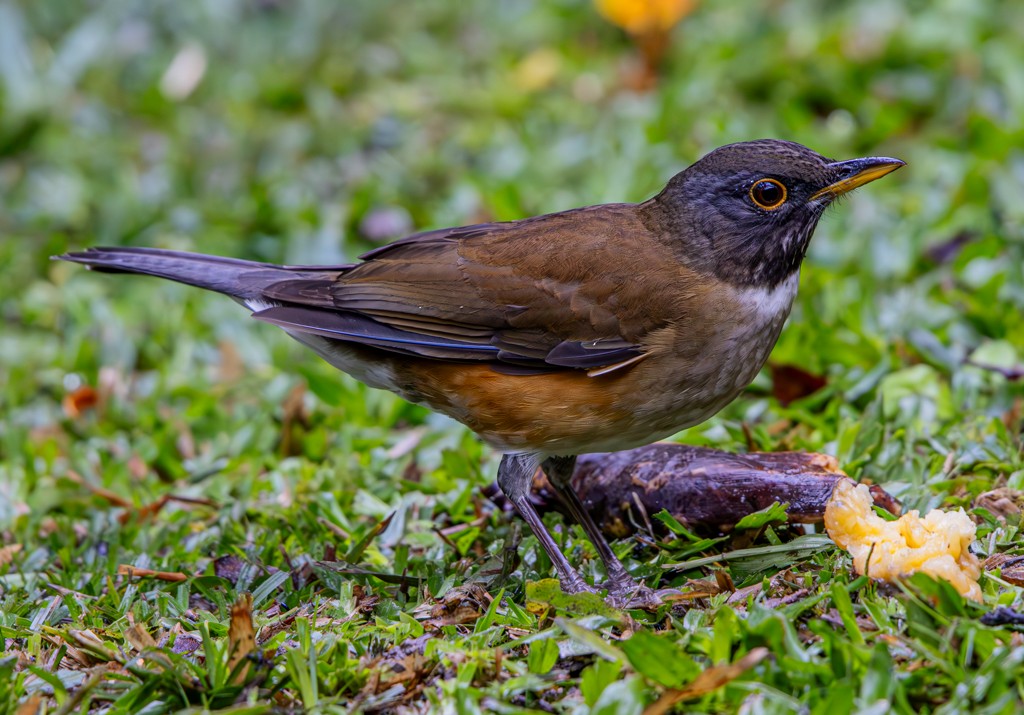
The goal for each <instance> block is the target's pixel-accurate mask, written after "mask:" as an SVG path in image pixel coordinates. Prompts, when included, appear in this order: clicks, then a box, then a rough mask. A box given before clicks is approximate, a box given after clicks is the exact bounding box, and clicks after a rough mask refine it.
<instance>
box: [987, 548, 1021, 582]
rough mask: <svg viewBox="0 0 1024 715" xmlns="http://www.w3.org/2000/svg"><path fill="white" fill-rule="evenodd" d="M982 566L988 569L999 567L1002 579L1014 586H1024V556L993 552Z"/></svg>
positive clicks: (992, 569) (993, 569)
mask: <svg viewBox="0 0 1024 715" xmlns="http://www.w3.org/2000/svg"><path fill="white" fill-rule="evenodd" d="M981 566H982V568H983V569H985V570H986V571H995V570H996V569H999V577H1000V578H1001V579H1003V580H1004V581H1006V582H1007V583H1012V584H1013V585H1014V586H1024V556H1011V555H1010V554H992V555H991V556H989V557H988V558H987V559H985V561H984V563H982V565H981Z"/></svg>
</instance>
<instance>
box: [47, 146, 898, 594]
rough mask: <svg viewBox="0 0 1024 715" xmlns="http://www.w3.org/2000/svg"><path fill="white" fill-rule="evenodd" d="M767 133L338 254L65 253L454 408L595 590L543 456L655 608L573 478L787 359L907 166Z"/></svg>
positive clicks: (561, 565)
mask: <svg viewBox="0 0 1024 715" xmlns="http://www.w3.org/2000/svg"><path fill="white" fill-rule="evenodd" d="M903 164H904V163H903V162H902V161H900V160H899V159H893V158H889V157H869V158H862V159H852V160H848V161H832V160H830V159H827V158H825V157H824V156H821V155H820V154H818V153H816V152H814V151H812V150H810V149H808V148H806V147H804V146H801V145H799V144H795V143H791V142H785V141H778V140H771V139H766V140H760V141H751V142H742V143H738V144H730V145H727V146H723V147H721V148H719V149H716V150H714V151H712V152H711V153H709V154H707V155H706V156H704V157H703V158H702V159H700V160H699V161H697V162H696V163H694V164H693V165H692V166H690V167H689V168H687V169H685V170H684V171H682V172H681V173H679V174H677V175H676V176H674V177H673V178H672V179H671V180H670V181H669V182H668V184H667V185H666V186H665V188H664V190H662V191H661V193H659V194H658V195H657V196H655V197H653V198H651V199H649V200H647V201H644V202H642V203H637V204H632V203H619V204H603V205H598V206H588V207H584V208H578V209H573V210H569V211H563V212H560V213H553V214H546V215H543V216H535V217H532V218H526V219H522V220H519V221H510V222H503V223H485V224H476V225H472V226H462V227H458V228H446V229H441V230H435V231H427V232H425V233H418V234H415V235H413V236H409V237H408V238H403V239H400V240H398V241H395V242H393V243H390V244H388V245H385V246H383V247H380V248H377V249H375V250H372V251H370V252H369V253H366V254H363V255H362V256H361V257H360V261H359V262H357V263H352V264H345V265H334V266H277V265H271V264H265V263H256V262H252V261H244V260H238V259H234V258H223V257H218V256H208V255H202V254H193V253H184V252H177V251H166V250H161V249H150V248H121V247H118V248H90V249H87V250H85V251H82V252H77V253H68V254H66V255H63V256H59V257H58V258H61V259H63V260H67V261H74V262H77V263H82V264H85V265H86V266H89V267H90V268H92V269H95V270H100V271H109V272H121V273H139V274H145V275H151V276H158V277H160V278H167V279H170V280H173V281H178V282H180V283H185V284H188V285H192V286H197V287H199V288H205V289H208V290H212V291H216V292H218V293H224V294H226V295H228V296H230V297H232V298H234V299H235V300H236V301H238V302H239V303H241V304H242V305H244V306H245V307H247V308H248V309H249V310H250V311H252V317H254V318H256V319H257V320H260V321H263V322H266V323H271V324H273V325H277V326H280V327H281V328H283V329H284V330H285V331H286V332H287V333H288V334H289V335H291V336H292V337H293V338H295V339H296V340H298V341H299V342H301V343H303V344H304V345H307V346H308V347H310V348H312V349H313V350H314V351H315V352H316V353H318V354H319V355H320V356H321V357H323V358H324V359H325V360H327V361H328V362H329V363H330V364H332V365H334V366H335V367H337V368H338V369H340V370H342V371H344V372H346V373H348V374H350V375H352V376H353V377H355V378H356V379H358V380H361V381H362V382H364V383H366V384H367V385H369V386H371V387H375V388H381V389H385V390H390V391H392V392H394V393H396V394H398V395H400V396H401V397H403V398H405V399H406V400H409V401H410V402H414V403H417V404H420V405H425V406H426V407H429V408H430V409H433V410H436V411H438V412H441V413H444V414H446V415H448V416H450V417H453V418H455V419H456V420H458V421H460V422H462V423H463V424H465V425H467V426H468V427H469V428H470V429H472V430H473V431H474V432H476V434H478V435H479V436H480V437H481V438H482V439H483V440H484V441H486V442H487V443H488V444H490V445H491V446H492V447H493V448H495V449H496V450H499V451H500V452H502V453H503V457H502V459H501V464H500V466H499V468H498V484H499V486H500V487H501V489H502V490H503V492H504V493H505V495H506V496H507V497H508V499H509V501H510V502H511V503H512V504H513V505H514V507H515V509H516V510H517V511H518V513H519V515H520V516H521V517H522V518H523V519H524V520H525V521H526V522H527V524H528V525H529V527H530V529H531V530H532V531H533V533H534V535H535V536H536V538H537V540H538V542H539V543H540V545H541V547H542V548H543V549H544V551H545V552H546V553H547V555H548V556H549V557H550V560H551V562H552V564H553V566H554V568H555V570H556V572H557V574H558V577H559V579H560V581H561V585H562V588H563V589H564V590H565V591H567V592H570V593H576V592H581V591H592V590H595V589H594V588H593V587H592V586H590V585H589V584H588V583H587V582H586V581H584V579H583V578H582V577H581V576H580V575H579V573H578V572H577V571H576V570H575V569H574V568H573V566H572V565H571V564H570V563H569V561H568V560H567V559H566V557H565V556H564V555H563V554H562V552H561V551H560V550H559V548H558V546H557V545H556V543H555V541H554V539H553V538H552V536H551V534H550V533H549V532H548V530H547V529H546V528H545V526H544V524H543V522H542V521H541V519H540V517H539V516H538V514H537V512H536V511H535V510H534V507H533V506H532V504H531V503H530V501H529V500H528V498H527V496H528V492H529V489H530V485H531V481H532V477H533V475H534V473H535V471H536V469H537V467H538V466H540V467H542V468H543V469H544V471H545V473H546V474H547V477H548V479H549V481H550V483H551V485H552V487H553V488H554V489H555V490H556V491H557V493H558V495H559V497H560V498H561V499H563V500H564V501H565V504H566V506H567V508H568V512H569V513H570V514H571V515H572V516H573V518H574V519H576V520H577V521H578V522H579V523H580V524H581V525H582V527H583V529H584V531H585V532H586V534H587V536H588V538H589V539H590V540H591V541H592V542H593V544H594V546H595V548H596V550H597V553H598V555H599V556H600V558H601V559H602V561H603V562H604V566H605V571H606V574H607V581H606V584H605V585H606V587H607V590H608V596H609V600H610V601H611V602H612V603H613V604H616V605H649V604H651V603H654V602H656V601H657V598H656V596H655V594H654V593H653V592H652V591H651V590H650V589H649V588H648V587H646V586H644V585H642V584H640V583H638V582H637V581H636V580H635V579H633V577H632V576H631V575H630V574H629V573H628V572H627V570H626V568H625V567H624V566H623V564H622V563H621V562H620V561H619V559H618V558H617V557H616V555H615V553H614V552H613V551H612V549H611V547H610V546H609V545H608V543H607V542H606V541H605V539H604V537H603V536H602V534H601V533H600V531H599V529H598V528H597V526H596V525H595V523H594V520H593V519H592V518H591V516H590V515H589V514H588V513H587V511H586V509H585V508H584V507H583V505H582V504H581V502H580V500H579V497H578V496H577V495H576V493H575V492H574V491H573V489H572V487H571V486H570V481H569V480H570V477H571V475H572V472H573V468H574V465H575V460H576V455H579V454H582V453H585V452H598V451H600V452H607V451H616V450H622V449H629V448H633V447H638V446H641V445H644V444H648V443H650V442H653V441H656V440H658V439H662V438H664V437H668V436H669V435H672V434H674V433H676V432H678V431H679V430H681V429H684V428H686V427H691V426H693V425H696V424H699V423H700V422H703V421H704V420H706V419H708V418H709V417H711V416H712V415H714V414H715V413H716V412H718V411H719V410H721V409H722V408H723V407H724V406H725V405H727V404H728V403H729V402H731V401H732V400H733V399H734V398H735V397H736V396H737V395H738V394H739V393H740V391H742V390H743V389H744V388H745V387H746V386H747V385H749V384H750V382H751V381H752V380H753V379H754V377H755V376H756V375H757V373H758V371H759V370H760V369H761V367H762V366H763V364H764V363H765V361H766V360H767V358H768V354H769V353H770V352H771V350H772V348H773V346H774V345H775V342H776V340H777V339H778V337H779V333H780V331H781V330H782V326H783V323H784V322H785V321H786V318H787V316H788V315H789V312H790V308H791V307H792V304H793V299H794V297H795V296H796V292H797V284H798V281H799V273H800V265H801V263H802V261H803V259H804V255H805V254H806V252H807V246H808V242H809V241H810V239H811V234H812V233H813V232H814V229H815V227H816V226H817V224H818V220H819V219H820V218H821V216H822V214H823V213H824V212H825V209H826V208H827V207H828V206H829V205H830V204H831V203H832V202H833V201H834V200H835V199H836V198H837V197H839V196H842V195H844V194H846V193H847V192H849V191H851V190H853V189H855V188H857V187H858V186H861V185H863V184H866V183H868V182H869V181H873V180H875V179H877V178H880V177H882V176H885V175H886V174H888V173H889V172H891V171H893V170H895V169H897V168H899V167H901V166H903Z"/></svg>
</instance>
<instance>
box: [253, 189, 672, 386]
mask: <svg viewBox="0 0 1024 715" xmlns="http://www.w3.org/2000/svg"><path fill="white" fill-rule="evenodd" d="M363 259H364V261H363V262H362V263H359V264H357V265H355V266H353V267H351V268H348V269H346V270H344V271H342V272H340V273H332V274H329V275H327V276H325V277H324V278H323V279H302V280H285V281H281V282H279V283H276V284H274V285H271V286H269V287H268V288H267V289H266V290H265V291H264V294H265V296H266V297H267V298H268V299H270V300H273V301H277V302H280V303H282V304H283V305H282V306H281V307H275V308H270V309H268V310H265V311H261V312H259V313H257V314H256V317H257V318H260V319H262V320H267V321H269V322H273V323H277V324H279V325H283V326H284V327H289V328H291V329H297V330H303V331H306V332H313V333H317V334H320V335H324V336H327V337H332V338H336V339H340V340H351V341H355V342H360V343H363V344H368V345H372V346H374V347H379V348H382V349H385V350H391V351H394V352H403V353H410V354H415V355H421V356H424V357H430V358H435V359H442V360H472V361H486V362H490V363H492V364H493V365H494V366H495V367H496V368H497V369H502V370H507V371H513V372H516V371H525V372H530V371H549V370H556V369H564V368H576V369H587V370H590V371H592V372H593V373H595V374H601V373H604V372H608V371H609V370H613V369H616V368H617V367H619V366H623V365H626V364H631V363H632V362H635V361H637V360H639V359H642V356H643V355H644V352H643V348H642V345H643V341H644V337H645V336H646V335H647V334H648V333H649V332H650V331H652V330H656V329H658V328H660V327H664V325H665V324H666V322H667V318H659V311H658V310H657V307H656V304H657V301H656V300H653V299H654V298H655V296H656V292H655V291H656V290H657V286H653V285H651V280H650V279H649V278H644V276H649V275H650V274H652V273H658V274H660V275H664V274H665V272H664V271H661V272H658V271H653V272H652V271H649V270H648V271H644V270H643V269H644V267H645V266H649V265H650V262H651V261H661V262H664V261H668V260H671V257H670V256H669V255H667V252H666V250H665V249H664V247H662V246H661V245H660V244H659V243H658V242H657V241H655V240H653V239H652V237H651V236H650V234H647V233H646V229H645V227H644V225H643V224H642V223H641V222H640V220H639V218H638V216H637V212H636V207H635V206H634V205H632V204H610V205H605V206H595V207H589V208H585V209H576V210H574V211H567V212H564V213H560V214H550V215H546V216H539V217H535V218H532V219H526V220H524V221H516V222H509V223H499V224H481V225H476V226H466V227H461V228H456V229H446V230H442V231H433V232H428V233H424V234H418V235H416V236H411V237H409V238H407V239H403V240H401V241H397V242H395V243H392V244H389V245H387V246H383V247H382V248H379V249H376V250H374V251H371V252H369V253H367V254H365V255H364V256H363ZM673 263H674V262H673ZM668 275H669V276H671V275H672V271H669V272H668Z"/></svg>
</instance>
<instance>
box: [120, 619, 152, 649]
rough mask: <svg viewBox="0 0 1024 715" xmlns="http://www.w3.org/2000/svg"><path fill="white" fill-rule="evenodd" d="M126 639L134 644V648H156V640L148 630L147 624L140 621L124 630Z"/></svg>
mask: <svg viewBox="0 0 1024 715" xmlns="http://www.w3.org/2000/svg"><path fill="white" fill-rule="evenodd" d="M124 637H125V640H127V641H128V642H129V643H131V644H132V648H134V649H135V650H137V651H144V650H146V649H147V648H156V641H155V640H153V636H151V635H149V631H147V630H146V628H145V626H143V625H142V624H140V623H136V624H135V625H134V626H132V627H131V628H129V629H127V630H126V631H125V632H124Z"/></svg>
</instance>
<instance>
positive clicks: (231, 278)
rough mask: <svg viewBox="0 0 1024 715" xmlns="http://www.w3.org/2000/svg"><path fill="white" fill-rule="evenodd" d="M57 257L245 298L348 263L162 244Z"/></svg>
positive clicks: (114, 271) (244, 299)
mask: <svg viewBox="0 0 1024 715" xmlns="http://www.w3.org/2000/svg"><path fill="white" fill-rule="evenodd" d="M54 258H57V259H59V260H62V261H72V262H74V263H81V264H83V265H86V266H88V267H89V268H91V269H92V270H95V271H104V272H107V273H140V274H142V275H147V276H157V277H158V278H166V279H168V280H172V281H177V282H178V283H185V284H187V285H190V286H196V287H197V288H205V289H206V290H212V291H216V292H217V293H224V294H226V295H229V296H231V297H232V298H235V299H237V300H240V301H243V302H245V301H248V300H252V299H259V298H260V297H261V296H262V292H263V289H264V288H266V287H267V286H269V285H271V284H273V283H277V282H278V281H281V280H284V279H286V278H296V277H302V274H304V273H306V274H316V275H318V276H320V277H322V276H323V275H324V273H325V272H329V271H337V272H340V271H342V270H344V269H345V268H347V267H348V266H316V267H313V266H308V267H307V266H276V265H273V264H270V263H258V262H256V261H243V260H240V259H237V258H224V257H222V256H208V255H205V254H202V253H186V252H184V251H166V250H163V249H160V248H120V247H114V248H102V247H101V248H88V249H86V250H84V251H79V252H73V253H65V254H64V255H62V256H54ZM296 274H299V275H296Z"/></svg>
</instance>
